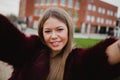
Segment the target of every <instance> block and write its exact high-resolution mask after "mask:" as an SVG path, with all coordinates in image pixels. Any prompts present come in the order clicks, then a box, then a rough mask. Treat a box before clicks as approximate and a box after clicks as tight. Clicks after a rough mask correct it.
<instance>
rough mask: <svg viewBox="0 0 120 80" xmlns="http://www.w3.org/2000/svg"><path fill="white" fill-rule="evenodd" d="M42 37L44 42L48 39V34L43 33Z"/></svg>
mask: <svg viewBox="0 0 120 80" xmlns="http://www.w3.org/2000/svg"><path fill="white" fill-rule="evenodd" d="M43 38H44V41H45V43H46V42H47V41H48V39H49V36H48V35H46V34H43Z"/></svg>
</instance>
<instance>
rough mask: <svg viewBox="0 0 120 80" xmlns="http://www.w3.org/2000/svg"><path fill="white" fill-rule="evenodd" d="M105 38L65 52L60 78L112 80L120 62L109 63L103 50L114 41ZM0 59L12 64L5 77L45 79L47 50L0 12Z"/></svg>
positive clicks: (119, 72)
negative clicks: (88, 46) (93, 44)
mask: <svg viewBox="0 0 120 80" xmlns="http://www.w3.org/2000/svg"><path fill="white" fill-rule="evenodd" d="M115 41H116V39H115V38H112V37H111V38H108V39H106V40H104V41H102V42H100V43H99V44H97V45H95V46H93V47H91V48H89V49H81V48H75V49H73V50H72V51H71V53H70V54H69V56H68V58H67V61H66V65H65V72H64V80H113V79H114V78H118V77H119V76H120V64H119V63H118V64H116V65H112V66H111V65H109V63H108V61H107V56H106V53H105V49H106V48H107V46H109V45H110V44H112V43H113V42H115ZM0 60H3V61H5V62H8V63H9V64H11V65H13V66H14V72H13V74H12V77H11V78H10V79H9V80H46V78H47V75H48V74H49V52H48V51H47V50H46V49H45V47H44V45H43V44H42V43H41V41H40V39H39V37H38V36H36V35H33V36H30V37H26V36H25V34H23V33H22V32H20V31H19V30H18V29H17V28H16V27H15V26H14V25H13V24H11V23H10V21H9V20H7V19H6V18H5V17H4V16H2V15H0Z"/></svg>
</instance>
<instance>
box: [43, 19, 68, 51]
mask: <svg viewBox="0 0 120 80" xmlns="http://www.w3.org/2000/svg"><path fill="white" fill-rule="evenodd" d="M43 37H44V41H45V44H46V45H47V46H48V47H49V48H50V49H51V50H52V53H58V52H60V51H61V50H62V49H63V47H64V46H65V45H66V43H67V41H68V29H67V26H66V25H65V24H64V23H63V22H62V21H60V20H58V19H57V18H53V17H50V18H48V20H46V22H45V23H44V25H43Z"/></svg>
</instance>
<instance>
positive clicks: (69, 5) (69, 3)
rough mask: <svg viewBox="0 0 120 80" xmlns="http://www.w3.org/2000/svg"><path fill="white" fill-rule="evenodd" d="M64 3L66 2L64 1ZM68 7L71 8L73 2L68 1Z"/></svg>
mask: <svg viewBox="0 0 120 80" xmlns="http://www.w3.org/2000/svg"><path fill="white" fill-rule="evenodd" d="M65 2H66V1H65ZM68 7H70V8H72V7H73V0H68Z"/></svg>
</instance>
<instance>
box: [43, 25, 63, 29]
mask: <svg viewBox="0 0 120 80" xmlns="http://www.w3.org/2000/svg"><path fill="white" fill-rule="evenodd" d="M56 28H63V26H58V27H56ZM44 29H49V28H48V27H44Z"/></svg>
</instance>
